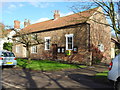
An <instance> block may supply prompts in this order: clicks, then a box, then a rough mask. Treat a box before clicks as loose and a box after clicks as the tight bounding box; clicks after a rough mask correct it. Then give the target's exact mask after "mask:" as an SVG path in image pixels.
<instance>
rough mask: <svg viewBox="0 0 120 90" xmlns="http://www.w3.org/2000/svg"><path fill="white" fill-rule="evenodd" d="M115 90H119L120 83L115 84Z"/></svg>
mask: <svg viewBox="0 0 120 90" xmlns="http://www.w3.org/2000/svg"><path fill="white" fill-rule="evenodd" d="M115 90H120V81H118V82H117V83H116V86H115Z"/></svg>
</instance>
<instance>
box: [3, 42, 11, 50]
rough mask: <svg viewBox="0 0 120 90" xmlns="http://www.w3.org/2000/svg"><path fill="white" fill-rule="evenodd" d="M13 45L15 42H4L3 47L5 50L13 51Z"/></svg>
mask: <svg viewBox="0 0 120 90" xmlns="http://www.w3.org/2000/svg"><path fill="white" fill-rule="evenodd" d="M12 46H13V44H12V43H10V42H8V43H7V42H5V43H4V44H3V49H4V50H8V51H12Z"/></svg>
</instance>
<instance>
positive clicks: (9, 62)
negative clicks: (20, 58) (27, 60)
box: [0, 50, 17, 66]
mask: <svg viewBox="0 0 120 90" xmlns="http://www.w3.org/2000/svg"><path fill="white" fill-rule="evenodd" d="M15 65H17V61H16V58H15V55H14V53H12V52H10V51H6V50H3V51H0V66H15Z"/></svg>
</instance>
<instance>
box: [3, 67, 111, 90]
mask: <svg viewBox="0 0 120 90" xmlns="http://www.w3.org/2000/svg"><path fill="white" fill-rule="evenodd" d="M99 68H100V70H101V71H103V70H104V69H105V68H104V67H103V69H102V68H101V67H98V68H95V67H88V68H86V69H82V68H80V69H76V70H63V71H54V72H53V71H50V72H42V71H29V70H25V69H18V68H4V69H3V72H2V79H3V80H2V83H3V84H2V85H3V87H4V88H20V89H22V90H23V89H25V88H61V89H64V88H80V90H98V88H100V89H103V88H106V89H107V88H109V90H110V88H111V86H110V84H109V83H108V82H102V81H100V82H99V81H96V80H94V75H95V74H96V73H97V72H101V71H100V70H99ZM111 90H112V89H111Z"/></svg>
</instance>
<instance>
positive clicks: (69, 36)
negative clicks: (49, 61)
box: [65, 34, 73, 50]
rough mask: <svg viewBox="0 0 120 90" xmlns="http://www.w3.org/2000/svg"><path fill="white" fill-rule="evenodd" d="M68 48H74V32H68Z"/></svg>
mask: <svg viewBox="0 0 120 90" xmlns="http://www.w3.org/2000/svg"><path fill="white" fill-rule="evenodd" d="M65 37H66V50H73V34H66V35H65Z"/></svg>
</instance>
